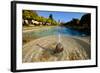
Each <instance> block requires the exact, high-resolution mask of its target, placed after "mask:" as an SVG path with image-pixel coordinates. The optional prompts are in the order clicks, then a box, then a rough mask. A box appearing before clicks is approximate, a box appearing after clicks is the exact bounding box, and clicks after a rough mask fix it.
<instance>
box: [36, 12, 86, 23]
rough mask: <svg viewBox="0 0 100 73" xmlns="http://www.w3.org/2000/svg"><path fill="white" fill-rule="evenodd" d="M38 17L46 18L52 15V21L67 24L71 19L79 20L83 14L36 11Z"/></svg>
mask: <svg viewBox="0 0 100 73" xmlns="http://www.w3.org/2000/svg"><path fill="white" fill-rule="evenodd" d="M37 13H38V15H39V16H43V17H46V18H48V17H49V15H50V14H52V15H53V19H55V20H56V21H58V20H60V21H61V22H68V21H70V20H72V19H73V18H78V19H80V18H81V17H82V15H84V14H85V13H78V12H54V11H37Z"/></svg>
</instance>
